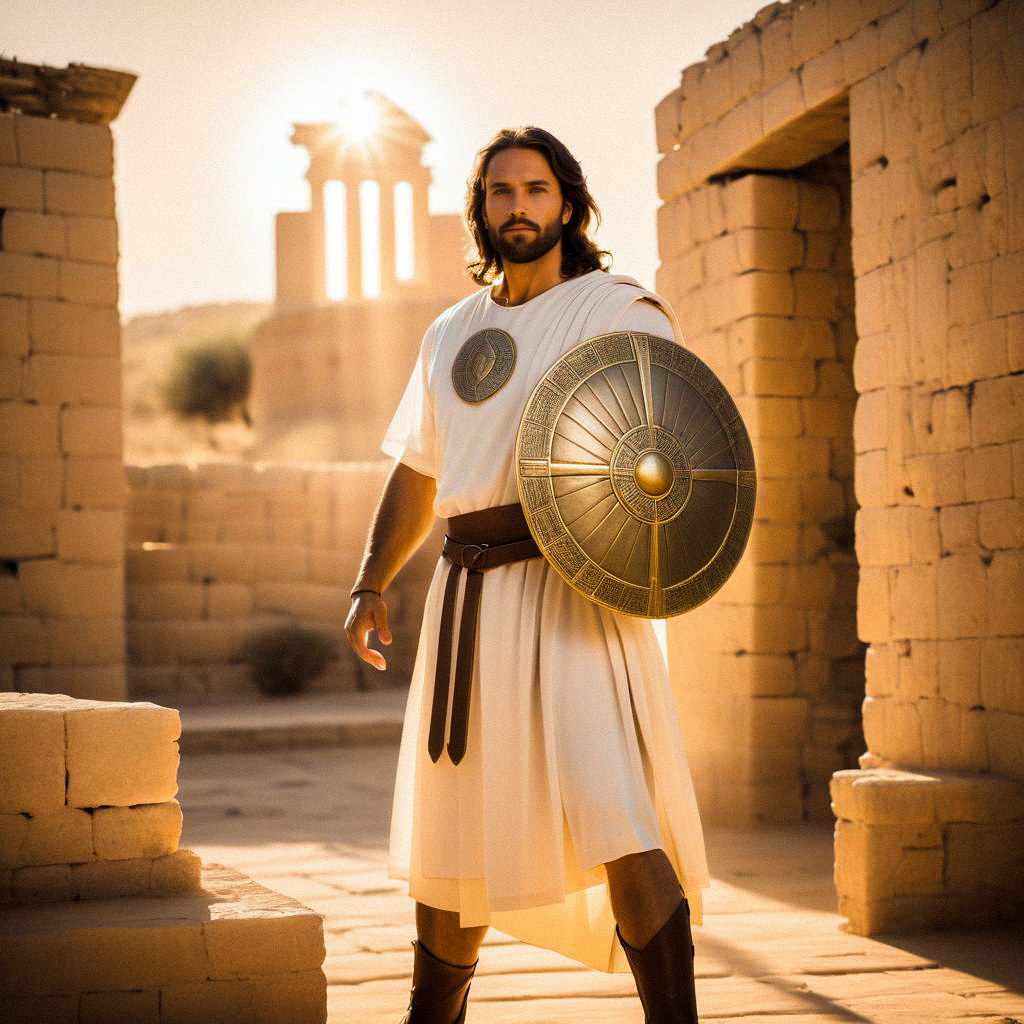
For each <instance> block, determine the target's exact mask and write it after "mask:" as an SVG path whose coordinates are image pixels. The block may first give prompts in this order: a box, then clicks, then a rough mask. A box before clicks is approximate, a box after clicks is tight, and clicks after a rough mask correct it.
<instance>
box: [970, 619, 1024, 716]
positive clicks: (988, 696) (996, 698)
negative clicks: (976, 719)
mask: <svg viewBox="0 0 1024 1024" xmlns="http://www.w3.org/2000/svg"><path fill="white" fill-rule="evenodd" d="M979 669H980V671H979ZM979 678H980V696H977V697H976V700H975V701H974V703H976V704H981V705H982V706H984V707H985V708H986V709H987V710H992V711H1005V712H1009V713H1011V714H1017V715H1024V687H1022V686H1021V680H1022V679H1024V640H1022V639H1020V638H1019V637H999V638H992V639H986V640H984V641H982V644H981V657H980V658H979V667H977V668H976V670H975V681H976V684H977V682H978V681H979Z"/></svg>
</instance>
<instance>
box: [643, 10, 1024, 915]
mask: <svg viewBox="0 0 1024 1024" xmlns="http://www.w3.org/2000/svg"><path fill="white" fill-rule="evenodd" d="M1022 62H1024V3H1022V2H1021V0H1002V2H1001V3H991V2H982V0H960V2H949V0H945V2H944V0H911V2H908V0H865V2H863V3H861V4H850V3H846V2H839V0H818V2H803V3H795V2H794V3H788V4H773V5H771V6H769V7H766V8H765V9H764V10H762V11H761V12H759V13H758V15H757V16H756V17H755V19H754V20H753V21H752V22H750V23H748V24H746V25H744V26H743V27H742V28H740V29H738V30H736V32H734V33H733V34H732V35H731V36H730V37H729V39H728V40H727V41H725V42H724V43H720V44H716V46H714V47H712V48H711V50H709V51H708V55H707V59H706V60H705V61H704V62H702V63H701V64H698V65H695V66H693V67H691V68H687V69H686V70H685V71H684V72H683V75H682V82H681V85H680V87H679V88H678V89H677V90H675V91H674V92H673V93H672V94H670V95H669V96H668V97H666V98H665V100H663V101H662V103H661V104H659V107H658V110H657V128H658V140H659V147H660V149H661V152H662V154H663V156H662V159H661V162H660V164H659V190H660V195H661V198H662V199H663V201H664V205H663V206H662V207H661V209H660V211H659V245H660V250H661V257H662V266H661V269H660V272H659V288H660V289H661V290H662V291H663V292H664V293H665V294H666V295H667V296H668V297H669V298H670V299H671V300H672V301H673V302H674V303H675V305H676V309H677V312H678V313H679V315H680V318H681V320H682V323H683V328H684V332H685V333H686V336H687V343H688V344H689V345H690V346H691V347H692V348H693V349H694V350H695V351H696V352H697V353H698V354H699V355H700V356H701V357H702V358H704V359H705V360H706V361H707V362H708V363H709V364H710V365H711V366H712V368H713V369H714V370H715V371H716V373H718V374H719V376H720V377H721V378H722V379H723V381H724V382H725V383H726V384H727V386H728V387H729V388H730V390H731V391H732V392H733V394H734V395H735V396H736V397H737V400H738V404H739V406H740V408H741V410H742V411H743V414H744V417H745V419H746V421H747V424H748V426H749V427H750V429H751V433H752V435H753V439H754V449H755V457H756V458H757V460H758V474H759V488H760V490H759V499H758V506H757V512H756V517H757V520H756V523H755V526H754V529H753V532H752V534H751V540H750V546H749V548H748V551H747V554H746V556H745V561H744V563H743V565H742V566H741V567H740V570H739V571H738V572H737V574H736V576H735V577H734V578H733V579H732V580H731V581H730V582H729V583H728V584H727V586H726V587H725V588H723V590H722V591H721V593H720V594H719V595H717V596H716V598H714V599H713V600H712V601H711V602H710V603H709V604H708V605H707V606H706V607H705V608H702V609H700V610H699V611H698V612H696V613H694V614H692V615H690V616H686V617H684V620H683V621H681V622H678V623H673V624H672V626H671V628H670V661H671V663H672V670H673V681H674V685H675V687H676V690H677V693H678V695H679V699H680V707H681V711H682V714H683V717H684V721H685V725H686V728H687V733H688V739H689V742H690V746H691V748H692V750H693V751H694V764H695V775H696V777H697V783H698V788H699V789H700V791H701V796H702V798H703V800H704V804H703V807H704V808H705V809H706V810H707V812H708V814H709V816H710V817H715V816H720V817H726V818H733V819H740V820H751V819H754V820H756V819H759V818H762V819H777V818H779V817H783V818H786V817H789V818H797V817H800V816H802V815H815V814H817V813H818V812H819V811H820V810H821V799H822V798H821V795H820V781H822V780H823V779H824V777H825V776H826V775H827V773H828V761H829V759H830V758H832V757H836V758H840V759H842V760H847V759H848V758H849V756H850V755H851V754H852V753H854V752H855V750H856V745H855V743H854V741H855V739H856V730H855V729H854V728H853V727H852V726H853V723H852V722H850V721H849V720H847V719H844V718H843V717H842V714H839V716H838V717H836V716H833V715H832V713H831V709H833V708H835V709H836V710H837V711H838V709H839V708H840V707H842V708H845V709H846V710H849V708H850V706H851V705H850V703H849V699H850V697H851V696H852V687H851V684H852V677H853V672H854V671H855V669H854V664H855V663H854V658H855V657H856V656H857V651H856V644H855V643H854V642H853V638H852V637H851V636H850V634H849V614H850V610H851V596H852V595H851V593H850V590H851V580H852V574H853V572H854V571H856V567H855V566H853V565H852V564H851V562H850V559H849V557H848V555H849V547H848V535H847V534H846V533H845V526H843V527H842V528H839V527H840V522H842V523H848V522H849V516H850V514H851V513H852V512H853V510H854V508H853V505H852V504H851V503H850V501H849V490H848V472H849V467H850V461H851V452H852V464H853V474H854V498H855V503H856V506H858V508H857V510H856V520H855V553H856V557H857V563H858V564H859V580H858V587H857V595H856V620H857V633H858V636H859V639H860V641H862V642H864V643H866V644H868V645H869V646H868V649H867V659H866V698H865V700H864V702H863V724H864V734H865V738H866V745H867V748H868V751H869V753H868V754H867V755H865V757H863V758H862V759H861V763H862V765H863V767H864V770H863V771H841V772H839V773H837V775H836V776H835V777H834V778H833V781H832V799H833V808H834V810H835V812H836V814H837V815H838V816H839V819H840V820H839V825H838V829H837V846H836V855H837V867H836V879H837V886H838V888H839V893H840V908H841V910H842V911H843V912H844V913H845V914H846V915H847V916H848V917H849V918H850V923H851V927H853V928H854V929H855V930H859V931H866V932H871V931H876V930H879V929H880V928H902V927H919V926H934V925H935V924H942V923H943V922H944V921H947V922H948V920H949V916H950V913H951V912H952V913H953V914H954V915H955V916H956V918H957V919H958V920H962V921H966V920H972V921H982V920H993V919H998V918H1001V917H1005V918H1014V917H1019V916H1021V915H1022V914H1024V906H1022V904H1021V900H1020V896H1019V883H1018V881H1017V880H1018V879H1019V877H1020V871H1021V870H1022V869H1024V860H1022V857H1024V854H1022V851H1021V848H1020V843H1019V835H1020V828H1021V827H1022V826H1024V797H1022V792H1024V790H1022V788H1021V787H1020V785H1019V782H1014V781H1013V780H1021V779H1024V639H1022V633H1024V627H1022V625H1021V620H1020V614H1019V612H1020V605H1021V594H1022V591H1024V551H1022V547H1024V533H1022V523H1024V514H1022V513H1024V477H1022V470H1024V317H1022V311H1024V251H1022V250H1024V107H1022V106H1021V93H1020V87H1019V83H1020V78H1021V70H1022ZM847 147H848V149H847ZM846 152H848V157H847V156H845V155H844V153H846ZM829 154H832V157H831V160H832V165H831V167H828V165H827V164H826V165H823V164H822V163H821V162H820V161H821V159H822V158H823V157H827V156H828V155H829ZM845 159H848V160H849V176H848V177H847V178H846V181H845V183H844V182H843V180H842V179H843V177H844V174H843V172H842V171H841V169H840V167H839V164H838V161H840V160H845ZM823 171H825V172H826V173H825V174H824V177H823V175H822V172H823ZM847 203H848V204H849V205H848V206H847ZM847 209H848V211H849V212H848V217H849V223H848V224H847V223H846V217H847V213H846V210H847ZM830 232H831V233H832V234H833V239H832V240H828V239H827V237H826V236H827V235H828V234H829V233H830ZM833 245H835V248H834V249H833V253H834V257H833V260H832V263H831V265H824V263H823V260H824V256H823V249H822V246H827V247H831V246H833ZM846 245H849V246H850V250H851V251H850V252H849V253H844V252H842V250H843V249H845V247H846ZM851 282H852V284H853V289H852V295H851V289H850V284H851ZM851 298H852V300H853V301H852V302H851ZM851 309H853V311H854V316H855V320H854V322H855V325H856V332H855V334H856V337H855V336H854V332H853V331H852V330H851V322H850V319H849V315H850V311H851ZM851 360H852V385H851V380H850V369H851V366H850V363H851ZM851 408H853V410H854V414H853V418H852V425H851V422H850V410H851ZM851 442H852V445H851ZM825 538H828V539H830V540H831V541H832V542H833V546H832V547H831V549H830V546H829V545H827V544H823V543H822V542H823V539H825ZM814 553H818V557H817V558H815V557H813V554H814ZM837 570H838V571H837ZM830 575H831V579H830V578H829V577H830ZM837 626H839V627H841V628H839V629H838V631H837V629H836V627H837ZM695 637H700V640H697V641H695V640H694V638H695ZM836 641H838V643H836ZM823 644H824V647H823ZM826 652H827V653H826ZM823 653H826V658H825V659H824V660H823V659H822V654H823ZM836 659H838V660H836ZM846 673H849V675H847V674H846ZM837 724H839V728H833V726H836V725H837ZM847 726H849V727H850V728H849V730H848V731H846V729H847ZM737 763H738V766H739V767H738V770H736V768H735V767H734V766H735V765H736V764H737ZM957 773H959V775H958V774H957ZM965 773H966V774H965Z"/></svg>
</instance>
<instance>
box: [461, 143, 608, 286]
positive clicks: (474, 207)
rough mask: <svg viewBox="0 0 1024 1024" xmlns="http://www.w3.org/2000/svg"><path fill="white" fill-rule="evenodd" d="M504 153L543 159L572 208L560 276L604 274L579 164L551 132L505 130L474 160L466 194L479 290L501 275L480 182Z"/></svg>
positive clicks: (593, 206)
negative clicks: (525, 152) (531, 153)
mask: <svg viewBox="0 0 1024 1024" xmlns="http://www.w3.org/2000/svg"><path fill="white" fill-rule="evenodd" d="M505 149H533V150H536V151H537V152H538V153H541V154H543V156H544V157H545V159H546V160H547V162H548V165H549V166H550V167H551V172H552V173H553V174H554V176H555V177H556V178H557V179H558V184H559V185H560V186H561V189H562V199H564V200H565V202H567V203H568V204H569V205H570V207H571V208H572V213H571V214H570V216H569V221H568V223H567V224H566V225H565V226H564V227H563V229H562V276H563V277H578V276H579V275H580V274H586V273H589V272H590V271H591V270H607V269H608V265H609V263H610V262H611V257H610V255H609V254H608V253H607V252H605V251H604V250H603V249H599V248H598V247H597V245H595V243H594V242H593V240H592V239H591V238H590V236H589V235H588V233H587V231H588V229H589V227H590V221H591V218H593V221H594V226H595V227H597V225H598V224H600V223H601V214H600V212H599V211H598V209H597V203H595V202H594V197H593V196H592V195H591V194H590V190H589V189H588V188H587V179H586V178H584V177H583V169H582V168H581V167H580V164H579V161H578V160H577V159H576V157H574V156H573V155H572V153H570V152H569V150H568V149H566V147H565V145H564V144H563V143H561V142H559V141H558V139H556V138H555V137H554V135H552V134H551V133H550V132H546V131H544V129H543V128H534V127H533V126H532V125H530V126H527V127H525V128H503V129H502V130H501V131H500V132H498V134H497V135H495V136H494V138H493V139H491V141H490V142H489V143H487V145H486V146H484V148H483V149H481V150H480V152H479V153H478V154H477V157H476V163H475V164H474V166H473V173H472V175H471V176H470V179H469V188H468V190H467V192H466V223H467V224H468V226H469V230H470V233H471V234H472V236H473V241H474V242H476V251H477V255H478V257H479V258H478V259H477V260H476V261H475V262H473V263H470V265H469V273H470V275H471V276H472V278H473V280H474V281H476V283H477V284H490V283H491V282H492V281H493V280H494V279H495V278H496V277H497V276H498V274H499V273H500V272H501V257H500V256H499V255H498V254H497V252H495V249H494V246H493V245H491V240H490V238H489V237H488V235H487V226H486V225H485V224H484V198H485V189H484V177H485V175H486V174H487V167H488V165H489V164H490V162H491V160H492V159H493V158H494V156H495V155H496V154H498V153H500V152H501V151H502V150H505Z"/></svg>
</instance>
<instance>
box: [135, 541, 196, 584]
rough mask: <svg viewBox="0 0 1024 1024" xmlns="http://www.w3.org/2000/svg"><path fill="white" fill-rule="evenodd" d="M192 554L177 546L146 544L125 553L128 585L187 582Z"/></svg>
mask: <svg viewBox="0 0 1024 1024" xmlns="http://www.w3.org/2000/svg"><path fill="white" fill-rule="evenodd" d="M189 555H190V552H189V551H188V550H186V549H185V548H184V547H182V546H180V545H177V544H161V543H156V542H146V543H143V544H138V545H130V546H129V547H128V548H127V549H126V551H125V580H126V582H127V583H128V584H133V583H139V584H146V583H163V582H170V581H185V580H187V579H188V578H189Z"/></svg>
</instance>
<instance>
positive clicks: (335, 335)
mask: <svg viewBox="0 0 1024 1024" xmlns="http://www.w3.org/2000/svg"><path fill="white" fill-rule="evenodd" d="M458 297H459V296H458V295H457V294H456V295H453V296H450V297H447V298H445V297H441V298H439V297H437V296H436V295H435V296H425V297H424V296H420V297H417V296H415V295H410V296H407V297H404V298H401V299H357V300H354V301H351V302H349V301H345V302H336V303H328V304H324V305H320V306H301V307H295V308H291V307H288V306H284V307H281V308H279V309H277V310H276V311H275V312H274V314H273V315H272V316H269V317H267V318H266V319H265V320H263V321H262V322H261V323H260V324H259V325H258V326H257V327H256V328H255V329H254V330H253V332H252V335H251V337H250V342H249V345H250V351H251V353H252V363H253V393H252V399H251V407H252V416H253V423H254V426H255V429H256V431H257V434H258V436H259V446H260V450H261V451H262V452H267V451H269V452H270V453H271V454H272V455H273V453H274V452H275V448H276V447H277V446H278V445H285V446H287V451H286V452H285V453H283V454H285V455H287V457H289V458H290V459H297V458H302V444H301V441H299V442H298V443H296V442H294V441H291V442H289V435H290V434H292V433H293V432H298V434H299V436H300V437H301V436H303V435H304V431H311V432H310V433H307V434H305V436H307V437H309V438H310V441H309V443H310V444H311V445H314V446H315V450H314V451H313V452H312V453H311V454H309V455H307V456H306V457H305V458H306V460H308V461H327V460H332V461H335V460H336V461H339V462H364V461H373V460H376V459H379V458H380V457H381V456H380V441H381V438H382V437H383V436H384V431H385V430H386V429H387V426H388V423H389V422H390V421H391V417H392V415H393V414H394V411H395V409H396V407H397V406H398V402H399V399H400V398H401V397H402V391H403V390H404V388H405V385H406V382H407V381H408V379H409V374H410V372H411V371H412V367H413V364H414V363H415V361H416V356H417V354H418V353H419V348H420V342H421V341H422V338H423V333H424V332H425V331H426V329H427V328H428V327H429V326H430V324H431V323H432V322H433V320H434V319H435V318H436V317H437V316H438V315H439V314H440V313H441V312H443V311H444V310H445V309H446V308H447V307H448V306H450V305H451V304H452V302H454V301H456V300H457V298H458Z"/></svg>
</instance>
